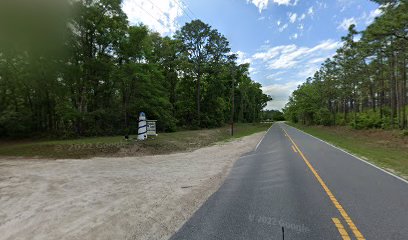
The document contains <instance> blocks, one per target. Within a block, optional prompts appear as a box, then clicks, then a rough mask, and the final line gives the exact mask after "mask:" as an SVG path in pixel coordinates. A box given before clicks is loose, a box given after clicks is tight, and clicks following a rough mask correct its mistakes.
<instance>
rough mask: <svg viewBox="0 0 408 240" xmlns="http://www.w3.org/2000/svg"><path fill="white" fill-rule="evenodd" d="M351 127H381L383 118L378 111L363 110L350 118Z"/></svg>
mask: <svg viewBox="0 0 408 240" xmlns="http://www.w3.org/2000/svg"><path fill="white" fill-rule="evenodd" d="M350 125H351V127H353V128H354V129H370V128H382V127H383V125H384V122H383V120H382V119H381V118H380V116H379V115H378V113H375V112H372V111H370V112H364V113H359V114H358V115H357V116H356V119H355V120H352V122H351V124H350Z"/></svg>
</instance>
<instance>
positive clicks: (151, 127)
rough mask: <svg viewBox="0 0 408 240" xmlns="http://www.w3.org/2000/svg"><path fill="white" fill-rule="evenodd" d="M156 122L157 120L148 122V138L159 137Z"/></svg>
mask: <svg viewBox="0 0 408 240" xmlns="http://www.w3.org/2000/svg"><path fill="white" fill-rule="evenodd" d="M156 122H157V120H147V121H146V123H147V124H146V125H147V135H148V136H157V133H156Z"/></svg>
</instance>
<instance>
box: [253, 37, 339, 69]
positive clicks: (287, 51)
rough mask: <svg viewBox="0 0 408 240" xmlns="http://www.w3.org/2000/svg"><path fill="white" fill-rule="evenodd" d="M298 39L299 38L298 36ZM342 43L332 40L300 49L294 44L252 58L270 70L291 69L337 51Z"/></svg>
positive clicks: (269, 50) (272, 48)
mask: <svg viewBox="0 0 408 240" xmlns="http://www.w3.org/2000/svg"><path fill="white" fill-rule="evenodd" d="M296 38H297V36H296ZM339 46H340V42H336V41H333V40H331V39H329V40H326V41H323V42H321V43H319V44H318V45H316V46H314V47H311V48H309V47H298V46H296V45H294V44H291V45H281V46H276V47H271V48H269V49H268V50H267V51H264V52H258V53H255V54H254V55H253V56H252V58H253V59H256V60H262V61H264V62H267V68H268V69H290V68H293V67H295V66H296V65H298V64H301V63H302V62H304V61H305V60H309V59H310V58H313V57H316V56H317V57H318V56H319V55H322V54H323V55H327V52H328V51H332V50H335V49H337V48H338V47H339Z"/></svg>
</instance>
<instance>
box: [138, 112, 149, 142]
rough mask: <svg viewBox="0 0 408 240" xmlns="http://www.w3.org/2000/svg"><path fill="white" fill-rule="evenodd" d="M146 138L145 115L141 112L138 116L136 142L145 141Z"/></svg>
mask: <svg viewBox="0 0 408 240" xmlns="http://www.w3.org/2000/svg"><path fill="white" fill-rule="evenodd" d="M146 138H147V126H146V115H145V114H144V112H141V113H140V115H139V129H138V131H137V140H145V139H146Z"/></svg>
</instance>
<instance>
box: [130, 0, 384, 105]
mask: <svg viewBox="0 0 408 240" xmlns="http://www.w3.org/2000/svg"><path fill="white" fill-rule="evenodd" d="M123 10H124V11H125V13H126V14H127V15H128V18H129V21H130V22H131V24H137V23H139V22H143V23H144V24H146V25H148V26H149V27H150V28H151V29H152V30H154V31H157V32H159V33H161V34H162V35H171V34H172V33H174V32H175V31H176V30H177V29H178V28H179V27H180V26H182V25H183V24H184V23H185V22H189V21H191V20H192V19H197V18H198V19H201V20H202V21H204V22H206V23H208V24H210V25H211V26H212V27H214V28H216V29H218V30H219V31H220V32H221V33H222V34H224V35H225V36H226V37H227V38H228V40H229V41H230V44H231V48H232V51H234V52H235V53H237V54H238V56H239V61H240V62H241V63H245V62H248V63H250V64H251V69H250V73H251V77H252V78H253V79H254V80H255V81H257V82H260V83H261V84H262V86H263V90H264V91H265V92H266V93H267V94H269V95H271V96H272V97H273V98H274V101H272V102H270V103H269V104H268V108H269V109H281V108H283V107H284V105H285V104H286V102H287V100H288V97H289V95H290V93H291V92H292V91H293V90H294V89H296V87H297V86H298V85H299V84H300V83H302V82H304V81H305V80H306V78H307V77H309V76H312V75H313V74H314V72H315V71H316V70H317V69H318V68H319V66H320V64H321V63H322V62H323V61H324V60H325V59H326V58H328V57H330V56H332V55H333V54H334V53H335V51H336V49H337V48H338V47H339V46H340V44H341V43H340V38H341V36H344V35H345V34H346V33H347V28H348V27H349V26H350V24H356V25H357V29H358V30H363V29H365V27H366V26H367V25H368V24H370V23H371V22H372V21H373V20H374V18H375V17H376V16H378V15H379V14H380V11H379V9H378V5H377V4H375V3H373V2H371V1H369V0H326V1H324V0H205V1H203V0H124V2H123Z"/></svg>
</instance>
